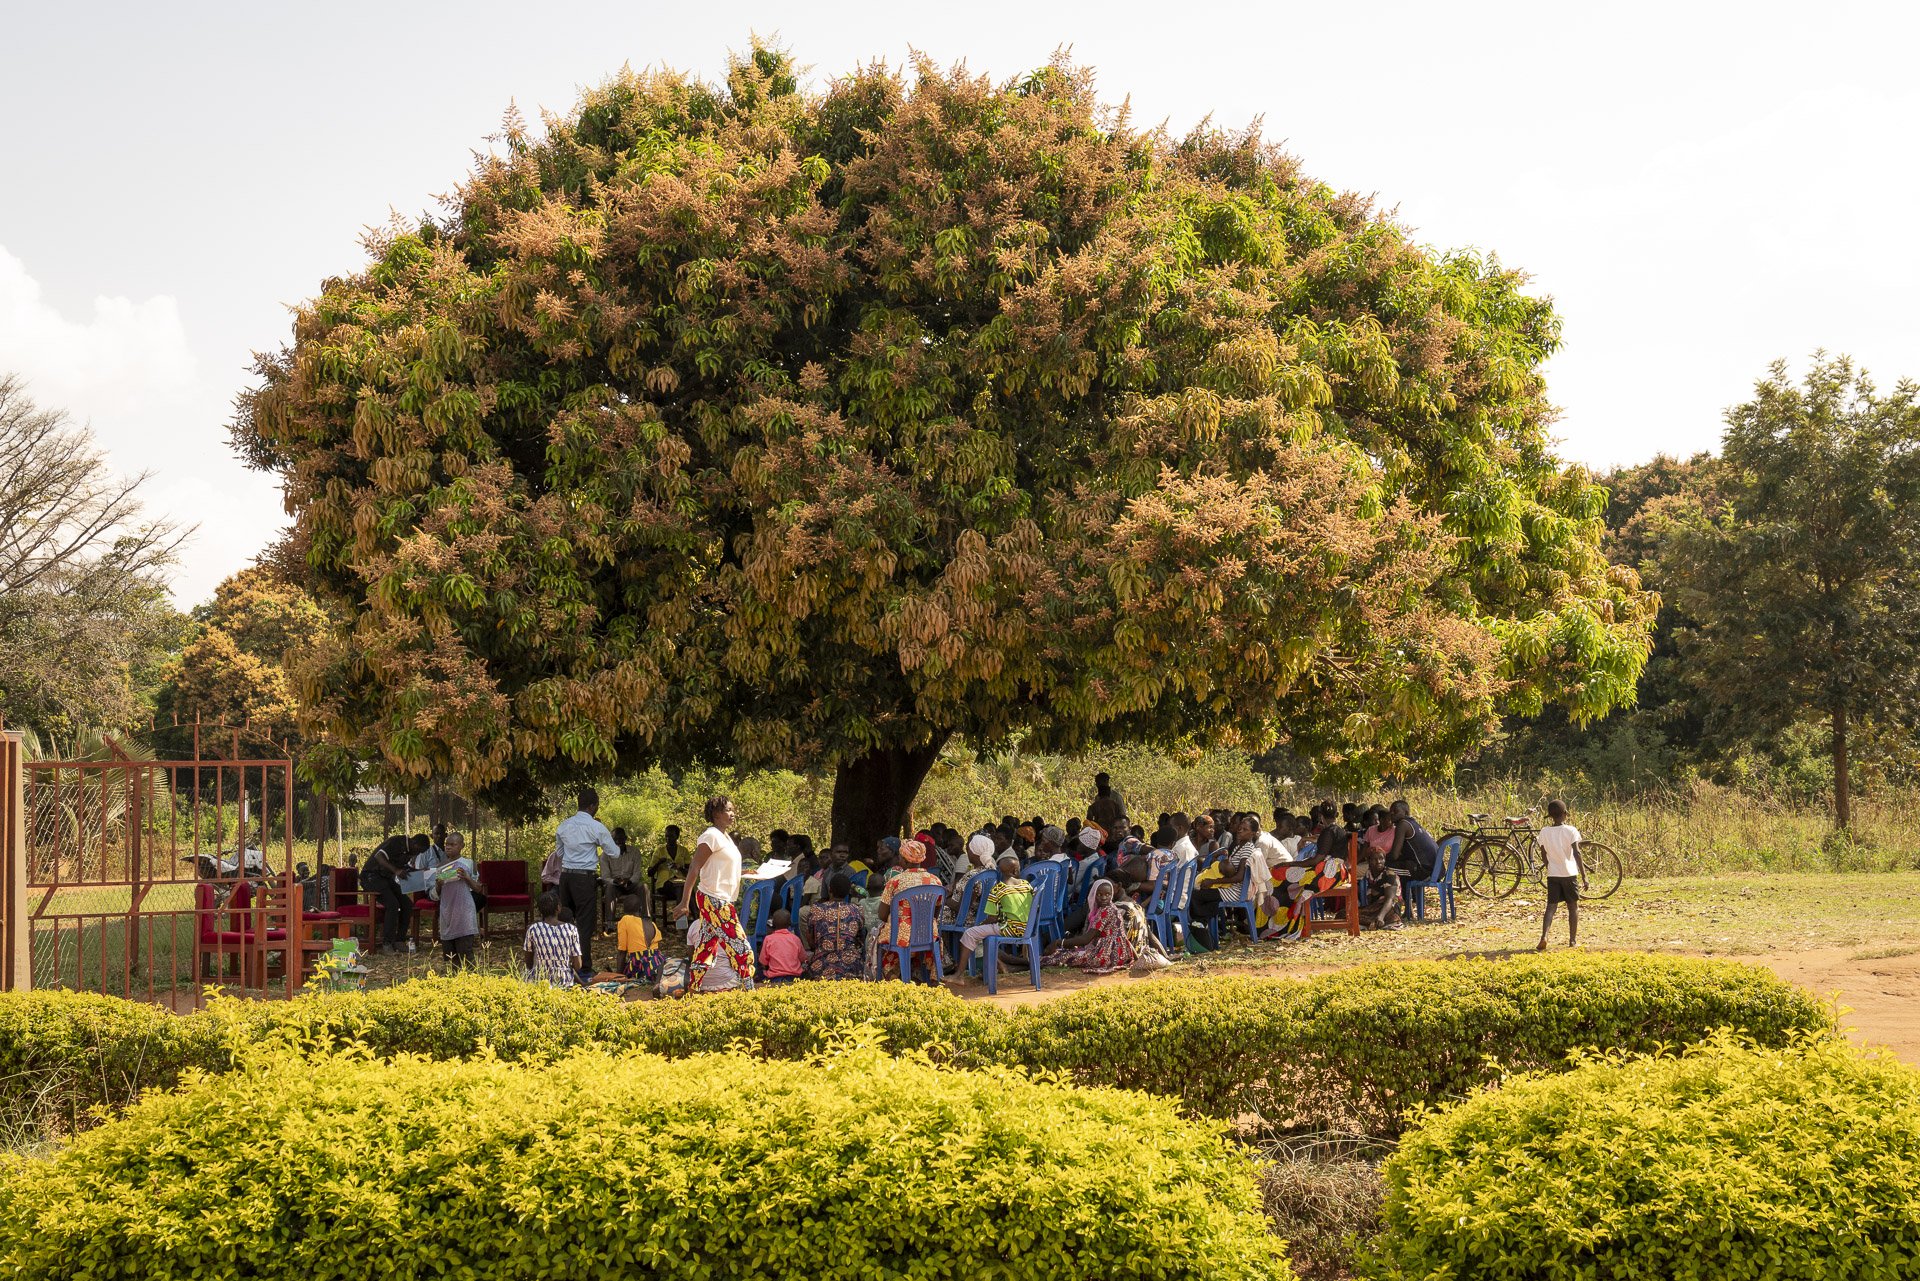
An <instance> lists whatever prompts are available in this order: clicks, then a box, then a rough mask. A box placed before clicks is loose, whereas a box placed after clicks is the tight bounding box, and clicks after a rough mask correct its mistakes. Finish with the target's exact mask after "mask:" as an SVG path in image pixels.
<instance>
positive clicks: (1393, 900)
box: [1360, 842, 1400, 930]
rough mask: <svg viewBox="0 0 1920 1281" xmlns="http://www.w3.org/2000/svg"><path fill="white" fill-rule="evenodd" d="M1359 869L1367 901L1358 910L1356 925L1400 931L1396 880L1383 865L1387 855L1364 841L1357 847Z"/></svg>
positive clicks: (1375, 845) (1385, 862)
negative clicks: (1364, 879)
mask: <svg viewBox="0 0 1920 1281" xmlns="http://www.w3.org/2000/svg"><path fill="white" fill-rule="evenodd" d="M1360 857H1361V859H1362V860H1363V862H1362V864H1361V866H1362V868H1363V870H1364V872H1365V875H1366V878H1367V902H1366V905H1365V906H1364V907H1362V908H1361V909H1360V924H1362V925H1364V926H1365V927H1366V928H1368V929H1370V930H1397V929H1399V928H1400V878H1399V877H1397V876H1395V875H1394V874H1393V869H1392V868H1390V867H1388V866H1387V852H1386V850H1384V849H1381V848H1380V847H1379V846H1378V845H1377V844H1374V843H1371V842H1367V843H1363V844H1362V845H1361V847H1360Z"/></svg>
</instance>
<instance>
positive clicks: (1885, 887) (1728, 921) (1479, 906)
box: [1190, 872, 1920, 969]
mask: <svg viewBox="0 0 1920 1281" xmlns="http://www.w3.org/2000/svg"><path fill="white" fill-rule="evenodd" d="M1916 897H1920V873H1915V872H1899V873H1832V874H1828V875H1823V876H1789V875H1775V876H1745V877H1741V876H1670V877H1662V878H1659V879H1657V880H1646V881H1635V880H1629V881H1627V882H1626V883H1624V884H1623V885H1622V886H1621V887H1620V891H1619V893H1617V894H1615V895H1614V896H1613V897H1612V898H1611V899H1609V900H1607V901H1606V902H1604V903H1583V904H1582V905H1581V907H1580V941H1581V944H1582V945H1583V946H1585V947H1592V948H1609V949H1614V948H1617V949H1622V950H1628V951H1636V952H1676V953H1681V952H1684V953H1688V954H1693V955H1708V956H1731V957H1749V958H1752V957H1759V956H1763V955H1765V954H1767V953H1773V952H1796V951H1804V950H1807V949H1810V948H1836V947H1852V948H1858V949H1863V950H1869V951H1871V950H1875V949H1881V950H1886V951H1888V952H1890V953H1891V952H1894V951H1896V950H1904V949H1906V948H1920V913H1916V912H1915V911H1914V903H1915V900H1916ZM1432 906H1433V902H1432V898H1431V896H1429V899H1428V907H1429V914H1428V920H1429V923H1428V924H1426V925H1410V926H1408V927H1407V928H1406V929H1404V930H1392V931H1381V932H1377V933H1372V932H1370V933H1363V934H1361V935H1360V937H1359V938H1349V937H1348V936H1347V935H1345V934H1343V933H1338V932H1328V933H1324V934H1315V935H1314V936H1313V938H1311V939H1309V940H1308V941H1307V942H1305V943H1296V944H1290V945H1280V944H1265V943H1263V944H1260V945H1258V946H1253V947H1249V946H1246V945H1245V944H1244V943H1239V942H1235V943H1232V944H1229V945H1228V946H1227V947H1226V948H1224V949H1223V950H1222V952H1221V953H1220V955H1219V957H1218V958H1217V959H1200V960H1197V961H1194V962H1190V963H1191V964H1194V965H1195V967H1196V968H1197V969H1204V968H1208V967H1210V966H1211V967H1218V966H1231V967H1232V968H1234V969H1247V968H1261V969H1264V968H1270V967H1278V968H1284V967H1287V966H1299V965H1313V966H1328V965H1352V964H1357V963H1359V962H1361V961H1371V960H1380V959H1385V958H1391V957H1404V958H1410V959H1411V958H1421V959H1432V958H1443V957H1461V956H1483V955H1502V954H1506V953H1510V952H1517V951H1526V950H1531V949H1532V948H1533V947H1534V945H1535V944H1536V943H1537V942H1538V940H1539V938H1540V915H1541V910H1542V907H1543V900H1542V898H1541V897H1540V893H1539V892H1538V891H1537V890H1535V889H1534V888H1533V887H1532V886H1523V887H1522V888H1521V889H1520V891H1519V892H1518V893H1516V894H1515V895H1514V896H1513V897H1512V898H1509V899H1503V900H1501V901H1498V902H1492V903H1489V902H1483V901H1481V900H1479V899H1474V898H1469V897H1467V896H1465V895H1462V896H1461V898H1460V916H1459V920H1457V921H1454V922H1449V923H1446V924H1440V923H1437V922H1435V921H1434V920H1433V916H1434V913H1433V911H1432ZM1566 939H1567V934H1566V915H1565V913H1564V912H1563V913H1561V914H1560V915H1559V916H1558V917H1557V918H1556V919H1555V921H1554V927H1553V936H1552V945H1553V946H1555V947H1564V946H1565V945H1566Z"/></svg>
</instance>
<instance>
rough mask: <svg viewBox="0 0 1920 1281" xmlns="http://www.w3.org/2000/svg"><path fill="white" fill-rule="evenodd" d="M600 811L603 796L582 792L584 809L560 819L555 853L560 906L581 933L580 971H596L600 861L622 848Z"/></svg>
mask: <svg viewBox="0 0 1920 1281" xmlns="http://www.w3.org/2000/svg"><path fill="white" fill-rule="evenodd" d="M599 809H600V793H598V792H596V791H594V790H593V789H592V788H591V787H583V788H581V789H580V808H579V810H578V812H576V813H575V814H573V815H572V816H571V817H568V818H563V819H561V820H560V826H559V827H557V828H555V829H554V833H553V852H554V853H555V854H556V855H558V856H559V859H560V905H561V906H562V907H564V908H566V909H567V910H568V911H570V912H572V913H573V924H574V928H576V929H577V930H579V931H580V972H581V973H582V974H585V975H591V974H592V973H593V972H594V970H593V936H594V926H595V924H596V923H597V920H596V918H597V917H598V915H599V907H600V859H601V856H602V855H605V856H606V857H608V858H612V857H615V856H617V855H618V854H619V853H620V847H619V845H617V844H616V843H615V842H614V839H613V833H612V832H609V831H608V830H607V828H606V825H605V824H603V823H602V822H601V821H600V820H599V819H597V818H595V817H594V815H595V813H597V812H598V811H599Z"/></svg>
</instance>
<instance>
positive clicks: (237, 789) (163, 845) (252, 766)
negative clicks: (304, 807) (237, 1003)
mask: <svg viewBox="0 0 1920 1281" xmlns="http://www.w3.org/2000/svg"><path fill="white" fill-rule="evenodd" d="M4 737H5V738H6V739H7V740H9V742H8V744H7V746H6V747H5V748H4V749H3V750H0V769H4V770H5V774H4V777H5V778H6V779H10V780H11V782H10V784H9V792H10V800H11V803H0V808H3V809H5V810H6V811H7V817H6V819H5V821H4V822H0V841H3V842H4V850H3V851H0V852H4V854H5V858H6V872H7V876H6V882H5V886H4V891H3V892H0V931H3V932H4V935H5V948H4V953H5V964H6V971H5V973H4V975H0V981H3V982H4V986H5V987H7V988H8V989H16V990H17V989H24V988H28V987H40V988H48V987H60V988H70V989H76V990H81V991H90V992H106V993H111V994H113V995H115V996H125V997H134V998H138V999H143V1000H150V1001H159V1002H161V1003H164V1004H168V1005H174V1006H181V1005H190V1004H198V1003H199V1001H200V999H201V995H202V985H203V983H204V982H205V981H206V977H205V974H204V971H203V966H202V964H201V961H202V951H203V949H202V941H203V938H204V937H206V936H207V935H208V934H211V933H212V930H211V926H212V925H213V921H214V913H215V905H216V904H217V903H221V902H224V900H225V897H226V895H227V893H228V892H229V891H230V890H231V889H232V887H233V886H234V885H237V884H239V883H240V882H241V881H242V880H243V879H245V878H246V875H247V872H248V870H249V864H252V865H253V866H254V867H255V868H257V869H259V870H261V871H265V872H270V873H279V872H283V871H285V870H287V869H288V868H289V867H290V866H291V865H292V863H293V854H294V852H293V819H294V813H293V764H292V762H291V761H287V760H241V759H213V760H192V761H152V760H137V759H132V758H129V757H126V756H124V755H123V756H121V757H120V758H119V759H115V760H105V761H98V760H87V761H29V762H22V761H21V760H20V759H19V739H18V737H17V736H15V735H11V734H9V735H5V736H4ZM8 755H10V757H11V759H10V760H9V759H6V757H7V756H8ZM262 865H264V866H262ZM215 961H216V963H218V958H217V957H216V958H215Z"/></svg>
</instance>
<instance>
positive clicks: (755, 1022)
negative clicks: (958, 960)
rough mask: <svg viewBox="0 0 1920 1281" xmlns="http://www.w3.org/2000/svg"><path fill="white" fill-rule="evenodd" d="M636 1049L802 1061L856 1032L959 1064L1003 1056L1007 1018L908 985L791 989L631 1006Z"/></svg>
mask: <svg viewBox="0 0 1920 1281" xmlns="http://www.w3.org/2000/svg"><path fill="white" fill-rule="evenodd" d="M631 1008H632V1010H633V1012H634V1017H635V1031H634V1037H635V1039H634V1042H633V1043H634V1044H635V1045H638V1046H639V1047H640V1048H642V1049H646V1050H650V1051H652V1052H654V1053H656V1054H665V1055H669V1056H676V1057H677V1056H680V1055H685V1054H696V1053H700V1052H702V1051H709V1050H724V1049H726V1048H728V1047H729V1046H731V1045H733V1044H734V1043H736V1042H740V1043H744V1044H745V1045H746V1046H747V1047H748V1048H749V1049H751V1050H753V1051H754V1052H755V1053H758V1054H761V1055H764V1056H765V1057H767V1058H770V1059H791V1058H801V1057H804V1056H805V1055H808V1054H812V1053H815V1052H817V1051H819V1050H821V1049H823V1048H824V1047H825V1046H826V1045H827V1044H828V1042H829V1041H831V1040H832V1039H833V1038H834V1037H835V1036H837V1035H839V1034H840V1033H842V1032H844V1031H845V1030H846V1029H848V1028H850V1027H855V1026H867V1027H872V1028H875V1029H877V1030H878V1032H879V1033H880V1034H881V1036H882V1038H883V1043H884V1044H885V1045H886V1046H887V1047H888V1048H889V1049H892V1050H894V1051H895V1052H903V1051H907V1050H925V1051H928V1052H929V1053H930V1054H932V1055H933V1056H934V1057H936V1058H939V1059H942V1060H949V1061H952V1062H955V1063H958V1064H961V1065H977V1064H982V1063H991V1062H997V1061H1000V1060H1001V1059H1003V1058H1004V1057H1005V1051H1004V1037H1005V1034H1006V1030H1007V1024H1008V1019H1007V1016H1006V1015H1005V1014H1003V1013H1002V1012H1001V1011H999V1010H997V1009H995V1008H993V1007H992V1006H990V1005H987V1004H985V1003H984V1002H980V1001H963V1000H961V999H960V998H959V997H957V996H955V995H954V994H953V993H951V992H948V991H946V990H944V989H941V988H931V987H921V986H917V985H913V984H907V983H852V982H837V983H791V984H784V985H782V986H780V987H768V988H761V989H756V990H755V991H752V992H723V993H720V994H719V995H716V996H711V997H699V998H695V999H692V1000H686V1001H673V1002H656V1003H653V1004H649V1005H638V1006H634V1007H631Z"/></svg>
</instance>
